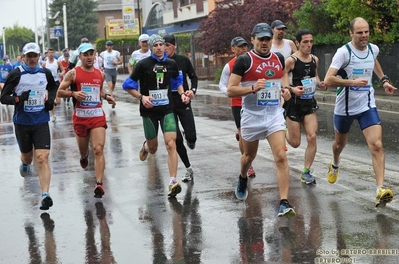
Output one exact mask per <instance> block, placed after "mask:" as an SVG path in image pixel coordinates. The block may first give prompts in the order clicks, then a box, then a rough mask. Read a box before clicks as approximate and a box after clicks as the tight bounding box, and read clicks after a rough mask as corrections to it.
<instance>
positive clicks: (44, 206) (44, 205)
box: [40, 196, 53, 210]
mask: <svg viewBox="0 0 399 264" xmlns="http://www.w3.org/2000/svg"><path fill="white" fill-rule="evenodd" d="M51 206H53V199H51V197H50V196H46V197H44V198H43V200H42V205H41V206H40V210H48V209H50V207H51Z"/></svg>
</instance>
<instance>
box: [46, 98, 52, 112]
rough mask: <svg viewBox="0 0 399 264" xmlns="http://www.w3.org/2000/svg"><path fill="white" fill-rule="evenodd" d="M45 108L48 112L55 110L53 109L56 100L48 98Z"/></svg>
mask: <svg viewBox="0 0 399 264" xmlns="http://www.w3.org/2000/svg"><path fill="white" fill-rule="evenodd" d="M44 107H45V108H46V110H48V111H51V110H53V108H54V99H53V98H47V100H46V102H45V103H44Z"/></svg>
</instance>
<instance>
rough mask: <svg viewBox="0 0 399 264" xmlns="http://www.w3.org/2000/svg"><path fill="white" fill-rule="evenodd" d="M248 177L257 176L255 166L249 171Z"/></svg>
mask: <svg viewBox="0 0 399 264" xmlns="http://www.w3.org/2000/svg"><path fill="white" fill-rule="evenodd" d="M247 177H251V178H254V177H256V173H255V170H254V168H253V167H252V166H251V167H250V168H249V169H248V171H247Z"/></svg>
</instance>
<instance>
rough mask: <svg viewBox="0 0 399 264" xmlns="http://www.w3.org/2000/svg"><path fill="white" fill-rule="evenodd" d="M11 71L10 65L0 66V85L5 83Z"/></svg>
mask: <svg viewBox="0 0 399 264" xmlns="http://www.w3.org/2000/svg"><path fill="white" fill-rule="evenodd" d="M10 71H12V65H11V64H9V63H7V64H6V65H4V64H3V65H0V83H5V82H6V80H7V77H8V74H9V73H10Z"/></svg>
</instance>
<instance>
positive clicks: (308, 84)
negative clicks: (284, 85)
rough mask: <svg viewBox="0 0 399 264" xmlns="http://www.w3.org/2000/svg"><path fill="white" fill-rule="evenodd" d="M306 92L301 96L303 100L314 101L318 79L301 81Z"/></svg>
mask: <svg viewBox="0 0 399 264" xmlns="http://www.w3.org/2000/svg"><path fill="white" fill-rule="evenodd" d="M301 83H302V86H303V88H304V90H305V92H304V93H303V94H302V95H301V97H300V98H301V99H312V98H313V97H314V93H315V91H316V77H312V78H308V79H303V80H302V81H301Z"/></svg>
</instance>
